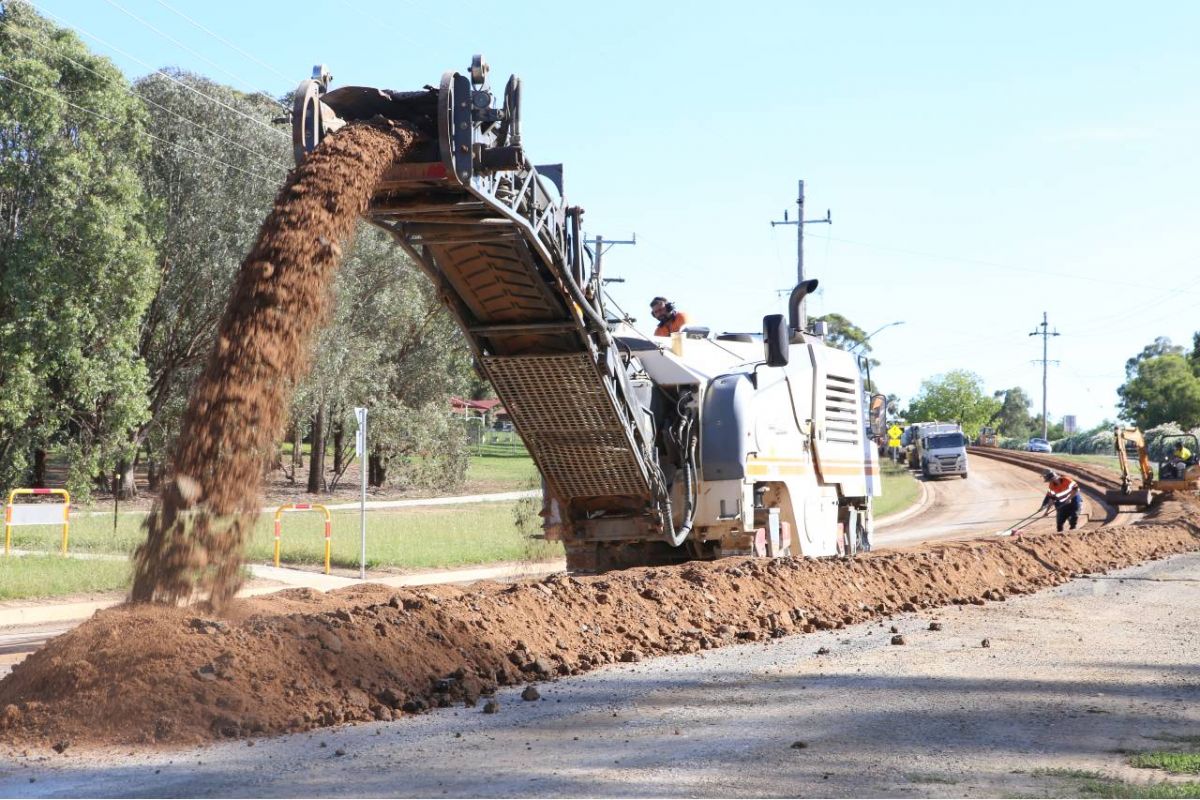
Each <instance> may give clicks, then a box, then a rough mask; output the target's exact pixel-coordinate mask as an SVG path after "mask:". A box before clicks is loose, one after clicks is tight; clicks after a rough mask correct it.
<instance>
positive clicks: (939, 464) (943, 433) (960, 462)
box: [909, 422, 968, 480]
mask: <svg viewBox="0 0 1200 800" xmlns="http://www.w3.org/2000/svg"><path fill="white" fill-rule="evenodd" d="M913 454H914V457H915V461H910V462H909V463H910V465H911V466H916V467H918V468H919V469H920V470H921V474H922V475H924V476H925V477H926V478H940V477H944V476H952V475H961V476H962V477H963V479H964V480H965V479H966V477H967V474H968V465H967V437H966V435H965V434H964V433H963V431H962V426H961V425H959V424H958V423H957V422H928V423H924V424H922V425H921V426H920V428H919V430H918V433H917V436H916V442H915V449H914V450H913Z"/></svg>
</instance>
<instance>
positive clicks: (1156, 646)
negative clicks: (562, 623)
mask: <svg viewBox="0 0 1200 800" xmlns="http://www.w3.org/2000/svg"><path fill="white" fill-rule="evenodd" d="M1198 588H1200V555H1186V556H1178V557H1175V558H1172V559H1168V560H1166V561H1161V562H1155V563H1153V564H1149V565H1143V566H1139V567H1135V568H1132V569H1128V570H1124V571H1121V572H1119V573H1113V574H1111V575H1107V576H1096V577H1095V578H1082V579H1078V580H1075V581H1073V582H1071V583H1069V584H1066V585H1064V586H1062V587H1060V588H1057V589H1053V590H1049V591H1046V592H1042V593H1040V594H1037V595H1032V596H1027V597H1021V598H1017V599H1014V600H1010V601H1008V602H1005V603H989V604H987V605H985V606H966V607H961V608H947V609H940V610H938V611H935V612H930V613H925V614H912V615H905V616H901V617H897V618H895V619H893V620H890V621H884V622H883V623H874V624H866V625H859V626H855V627H852V628H846V629H843V630H841V631H830V632H825V633H819V634H812V635H807V636H793V637H788V638H785V639H781V640H776V641H775V642H772V643H769V644H751V645H744V646H738V647H731V648H727V649H724V650H720V651H711V652H708V653H703V654H697V655H692V656H686V657H671V658H660V659H656V660H653V661H650V662H644V663H640V664H633V665H621V666H617V667H612V668H608V669H604V670H601V671H599V672H597V673H592V674H589V675H586V676H582V677H578V678H572V679H568V680H562V681H558V682H554V683H545V684H541V685H539V687H538V689H539V691H540V693H541V696H542V699H540V700H537V701H533V702H525V701H522V700H521V696H520V689H514V690H506V691H503V692H501V693H500V694H499V695H497V699H498V701H499V703H500V711H499V713H498V714H494V715H493V714H484V713H482V712H481V709H480V708H457V709H444V710H439V711H436V712H433V713H431V714H428V715H424V716H420V717H416V718H409V719H404V720H401V721H398V722H394V723H377V724H369V725H359V726H354V727H347V728H341V729H333V730H324V731H319V732H313V733H305V734H299V735H294V736H288V737H281V738H278V739H273V740H259V741H257V742H255V743H254V745H253V746H247V743H246V742H239V743H236V744H228V745H219V746H214V747H208V748H203V749H197V750H188V751H174V752H169V753H168V752H159V753H151V752H135V753H127V752H122V753H119V754H118V753H113V754H109V755H107V756H105V757H97V756H95V755H88V756H82V755H76V754H73V753H72V752H71V750H70V749H68V750H67V751H66V752H65V753H64V754H62V755H57V754H55V753H54V752H52V751H46V752H45V753H30V754H29V755H30V757H29V758H27V759H22V760H19V761H18V762H17V763H10V764H4V765H0V796H4V797H54V796H79V795H87V796H116V795H120V796H133V797H158V796H202V797H206V796H312V795H328V796H339V795H350V796H372V795H401V796H442V795H447V796H452V797H453V796H513V795H523V796H684V795H694V796H764V797H765V796H803V795H814V794H815V795H826V796H947V797H958V796H996V795H1012V794H1038V795H1040V794H1044V793H1046V792H1049V793H1064V794H1068V795H1069V794H1071V793H1072V789H1071V786H1070V784H1069V782H1065V780H1066V779H1064V778H1059V777H1054V776H1052V775H1046V774H1045V773H1043V772H1042V771H1043V770H1047V769H1049V770H1056V769H1057V770H1062V769H1097V770H1101V771H1104V772H1107V773H1110V774H1113V775H1115V776H1118V777H1123V778H1125V779H1128V780H1135V781H1146V780H1149V779H1150V778H1151V777H1157V776H1152V774H1148V773H1147V772H1146V771H1143V770H1133V769H1131V768H1129V767H1126V766H1124V756H1123V755H1122V754H1121V753H1120V752H1119V751H1121V750H1128V749H1133V750H1137V749H1154V748H1155V747H1161V744H1162V743H1161V742H1159V741H1156V740H1154V739H1151V738H1148V737H1154V736H1161V735H1164V734H1167V735H1196V734H1200V680H1198V678H1200V663H1198V661H1197V655H1196V654H1197V653H1200V631H1198V629H1197V627H1196V626H1195V624H1194V620H1195V619H1196V618H1197V616H1198V614H1200V591H1197V589H1198ZM935 619H936V620H938V621H940V622H941V623H942V625H943V629H942V630H940V631H930V630H929V629H928V628H929V623H930V622H931V621H932V620H935ZM892 625H895V627H896V628H897V629H898V630H899V632H900V634H901V635H903V636H904V637H905V640H906V644H905V645H903V646H897V645H892V644H890V642H891V639H892V633H891V631H890V626H892ZM984 639H988V641H989V645H990V646H988V647H983V646H982V642H983V640H984ZM818 648H827V649H828V650H829V651H830V652H829V653H828V654H825V655H817V654H816V653H817V650H818ZM799 743H803V746H800V745H799ZM31 778H33V779H35V782H30V779H31Z"/></svg>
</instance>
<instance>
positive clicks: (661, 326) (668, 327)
mask: <svg viewBox="0 0 1200 800" xmlns="http://www.w3.org/2000/svg"><path fill="white" fill-rule="evenodd" d="M687 324H688V318H687V314H685V313H683V312H682V311H676V312H675V316H673V317H671V318H670V319H665V320H663V321H662V322H660V323H658V327H657V328H655V329H654V335H655V336H670V335H671V334H672V333H676V332H678V331H681V330H683V328H684V326H685V325H687Z"/></svg>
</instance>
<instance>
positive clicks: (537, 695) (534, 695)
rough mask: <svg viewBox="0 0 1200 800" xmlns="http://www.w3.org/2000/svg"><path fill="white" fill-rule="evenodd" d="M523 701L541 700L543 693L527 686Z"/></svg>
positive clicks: (522, 695)
mask: <svg viewBox="0 0 1200 800" xmlns="http://www.w3.org/2000/svg"><path fill="white" fill-rule="evenodd" d="M521 699H522V700H530V701H532V700H541V699H542V693H541V692H539V691H538V690H537V687H536V686H526V687H525V691H523V692H521Z"/></svg>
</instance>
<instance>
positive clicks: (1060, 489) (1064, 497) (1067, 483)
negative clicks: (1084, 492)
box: [1044, 475, 1079, 508]
mask: <svg viewBox="0 0 1200 800" xmlns="http://www.w3.org/2000/svg"><path fill="white" fill-rule="evenodd" d="M1078 491H1079V486H1078V485H1077V484H1076V483H1075V481H1073V480H1071V479H1070V478H1067V477H1064V476H1061V475H1060V476H1059V478H1058V480H1054V481H1050V490H1049V491H1048V492H1046V502H1045V503H1044V505H1049V504H1050V502H1051V501H1053V502H1054V507H1055V508H1062V507H1063V506H1065V505H1066V504H1067V503H1069V502H1071V500H1072V498H1074V497H1075V493H1076V492H1078Z"/></svg>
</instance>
